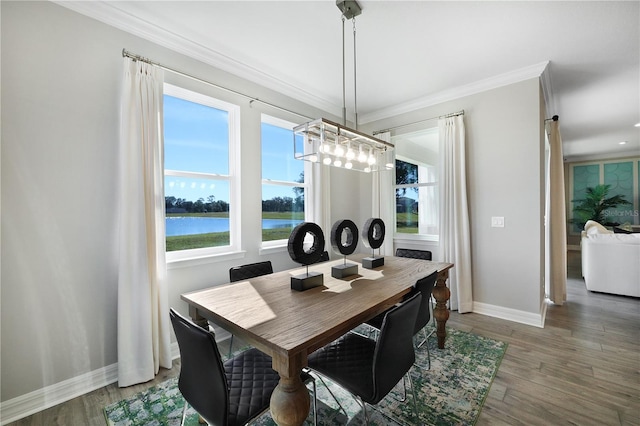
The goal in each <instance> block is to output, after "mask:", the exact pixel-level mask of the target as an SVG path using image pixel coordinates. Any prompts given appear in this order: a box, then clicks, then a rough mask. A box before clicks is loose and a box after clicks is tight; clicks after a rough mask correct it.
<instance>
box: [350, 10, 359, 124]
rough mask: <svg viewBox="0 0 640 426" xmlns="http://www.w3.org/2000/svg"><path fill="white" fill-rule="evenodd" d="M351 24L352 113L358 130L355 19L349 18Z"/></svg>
mask: <svg viewBox="0 0 640 426" xmlns="http://www.w3.org/2000/svg"><path fill="white" fill-rule="evenodd" d="M351 21H352V22H353V113H354V116H355V121H354V124H353V125H354V128H355V129H356V130H358V90H357V81H358V78H357V73H356V18H355V16H354V17H353V18H351Z"/></svg>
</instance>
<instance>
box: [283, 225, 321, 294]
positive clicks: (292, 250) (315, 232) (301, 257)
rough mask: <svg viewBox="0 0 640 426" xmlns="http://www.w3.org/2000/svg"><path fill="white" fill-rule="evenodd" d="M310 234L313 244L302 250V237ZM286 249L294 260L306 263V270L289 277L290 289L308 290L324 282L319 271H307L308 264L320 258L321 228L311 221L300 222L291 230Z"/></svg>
mask: <svg viewBox="0 0 640 426" xmlns="http://www.w3.org/2000/svg"><path fill="white" fill-rule="evenodd" d="M307 234H310V235H311V236H312V237H313V244H312V245H311V248H309V250H307V251H305V250H304V239H305V237H306V236H307ZM287 251H288V252H289V256H290V257H291V259H293V261H294V262H297V263H300V264H302V265H306V267H307V272H306V273H305V274H300V275H296V276H293V277H291V289H292V290H297V291H304V290H309V289H310V288H314V287H319V286H321V285H323V284H324V276H323V275H322V274H321V273H319V272H313V271H312V272H309V265H311V264H313V263H316V262H318V261H319V260H320V257H321V256H322V252H323V251H324V234H323V233H322V228H320V226H318V225H317V224H315V223H313V222H302V223H301V224H299V225H298V226H296V227H295V228H293V231H291V235H289V241H288V243H287Z"/></svg>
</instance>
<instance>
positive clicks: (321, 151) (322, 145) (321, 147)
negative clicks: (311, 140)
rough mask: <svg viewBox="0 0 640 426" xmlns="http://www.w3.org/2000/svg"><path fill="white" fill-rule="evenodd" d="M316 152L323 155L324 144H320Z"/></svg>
mask: <svg viewBox="0 0 640 426" xmlns="http://www.w3.org/2000/svg"><path fill="white" fill-rule="evenodd" d="M318 152H320V153H323V152H324V144H322V143H321V144H320V146H319V147H318Z"/></svg>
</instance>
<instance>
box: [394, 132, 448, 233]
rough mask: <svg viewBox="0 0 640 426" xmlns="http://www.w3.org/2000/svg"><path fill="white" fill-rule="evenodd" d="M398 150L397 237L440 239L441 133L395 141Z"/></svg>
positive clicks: (412, 135) (418, 134) (408, 135)
mask: <svg viewBox="0 0 640 426" xmlns="http://www.w3.org/2000/svg"><path fill="white" fill-rule="evenodd" d="M392 142H393V143H394V144H395V146H396V185H395V190H396V237H403V238H405V237H409V238H410V237H411V234H413V235H414V236H415V237H416V238H419V237H427V238H429V239H435V240H437V239H438V167H437V163H438V129H437V128H433V129H427V130H421V131H416V132H411V133H404V134H402V135H397V136H393V137H392Z"/></svg>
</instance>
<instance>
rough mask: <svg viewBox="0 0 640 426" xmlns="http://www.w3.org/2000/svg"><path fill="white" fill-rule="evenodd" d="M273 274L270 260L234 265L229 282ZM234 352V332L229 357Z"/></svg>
mask: <svg viewBox="0 0 640 426" xmlns="http://www.w3.org/2000/svg"><path fill="white" fill-rule="evenodd" d="M268 274H273V265H272V264H271V261H270V260H266V261H264V262H256V263H247V264H246V265H239V266H233V267H231V268H230V269H229V282H232V283H234V282H237V281H242V280H248V279H251V278H255V277H259V276H262V275H268ZM232 354H233V334H232V335H231V338H230V339H229V358H231V355H232Z"/></svg>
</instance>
